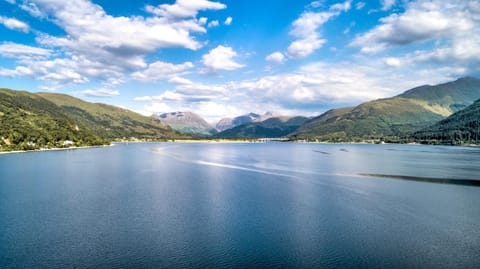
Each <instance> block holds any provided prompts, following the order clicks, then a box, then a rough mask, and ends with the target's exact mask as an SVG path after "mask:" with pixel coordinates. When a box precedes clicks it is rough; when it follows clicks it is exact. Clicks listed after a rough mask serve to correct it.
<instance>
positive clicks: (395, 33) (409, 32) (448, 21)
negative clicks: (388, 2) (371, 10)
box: [350, 0, 478, 53]
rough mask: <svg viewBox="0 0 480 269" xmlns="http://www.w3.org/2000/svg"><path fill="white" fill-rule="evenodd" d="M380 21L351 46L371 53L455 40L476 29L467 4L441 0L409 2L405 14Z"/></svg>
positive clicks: (475, 22)
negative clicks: (396, 47)
mask: <svg viewBox="0 0 480 269" xmlns="http://www.w3.org/2000/svg"><path fill="white" fill-rule="evenodd" d="M380 21H381V24H380V25H378V26H376V27H375V28H373V29H372V30H370V31H368V32H367V33H365V34H362V35H359V36H357V37H356V38H355V39H354V40H353V41H352V42H351V44H350V46H354V47H360V48H361V51H362V52H366V53H372V52H378V51H381V50H384V49H386V48H389V47H393V46H403V45H409V44H412V43H419V42H423V41H428V40H438V39H454V38H456V37H458V36H459V35H465V34H468V35H471V33H472V30H473V29H475V28H477V29H478V27H475V26H476V25H477V26H478V19H475V18H474V11H473V10H471V8H469V5H468V1H457V3H455V4H449V5H445V3H444V2H443V1H441V0H433V1H426V0H425V1H424V0H420V1H417V2H411V3H409V4H407V8H406V11H405V12H404V13H402V14H391V15H389V16H388V17H385V18H382V19H381V20H380Z"/></svg>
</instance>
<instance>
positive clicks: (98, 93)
mask: <svg viewBox="0 0 480 269" xmlns="http://www.w3.org/2000/svg"><path fill="white" fill-rule="evenodd" d="M80 95H82V96H88V97H102V98H105V97H114V96H119V95H120V92H119V91H118V90H111V89H103V88H102V89H98V90H84V91H82V92H81V93H80Z"/></svg>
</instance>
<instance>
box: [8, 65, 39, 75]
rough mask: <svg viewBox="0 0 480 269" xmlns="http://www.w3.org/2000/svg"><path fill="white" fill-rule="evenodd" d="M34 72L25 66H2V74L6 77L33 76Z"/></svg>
mask: <svg viewBox="0 0 480 269" xmlns="http://www.w3.org/2000/svg"><path fill="white" fill-rule="evenodd" d="M33 75H34V72H33V71H32V70H31V69H30V68H28V67H25V66H17V67H16V68H15V69H6V68H0V76H4V77H18V76H21V77H31V76H33Z"/></svg>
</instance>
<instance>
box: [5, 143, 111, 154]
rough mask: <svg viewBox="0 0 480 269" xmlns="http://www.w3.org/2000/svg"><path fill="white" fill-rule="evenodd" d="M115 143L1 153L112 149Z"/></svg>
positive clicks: (16, 152) (16, 151)
mask: <svg viewBox="0 0 480 269" xmlns="http://www.w3.org/2000/svg"><path fill="white" fill-rule="evenodd" d="M112 146H114V143H111V144H110V145H101V146H81V147H70V148H47V149H32V150H12V151H0V155H2V154H19V153H33V152H45V151H64V150H77V149H92V148H106V147H112Z"/></svg>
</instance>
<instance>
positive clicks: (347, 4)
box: [330, 0, 352, 12]
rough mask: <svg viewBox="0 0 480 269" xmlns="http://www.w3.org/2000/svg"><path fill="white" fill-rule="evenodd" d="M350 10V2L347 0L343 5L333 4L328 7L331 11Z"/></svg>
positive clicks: (350, 0)
mask: <svg viewBox="0 0 480 269" xmlns="http://www.w3.org/2000/svg"><path fill="white" fill-rule="evenodd" d="M350 8H352V0H347V1H345V2H343V3H338V4H334V5H332V6H331V7H330V10H332V11H344V12H345V11H349V10H350Z"/></svg>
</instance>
